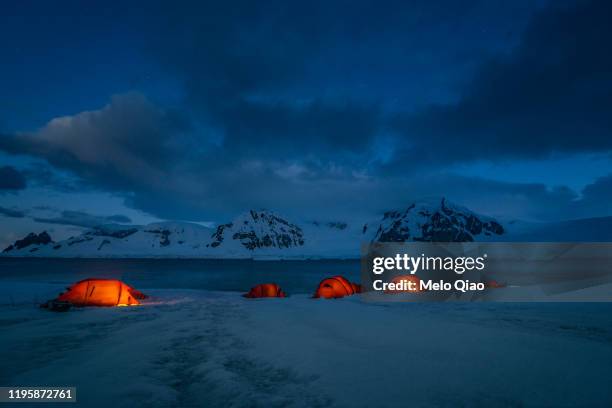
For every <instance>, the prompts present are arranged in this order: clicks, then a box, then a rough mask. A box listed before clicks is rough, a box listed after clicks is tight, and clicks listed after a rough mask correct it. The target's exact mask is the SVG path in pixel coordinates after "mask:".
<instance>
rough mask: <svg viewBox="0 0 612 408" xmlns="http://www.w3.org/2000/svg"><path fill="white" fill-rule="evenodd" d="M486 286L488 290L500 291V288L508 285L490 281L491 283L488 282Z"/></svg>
mask: <svg viewBox="0 0 612 408" xmlns="http://www.w3.org/2000/svg"><path fill="white" fill-rule="evenodd" d="M485 286H486V287H487V288H495V289H499V288H505V287H506V284H505V283H499V282H498V281H496V280H490V281H487V282H486V283H485Z"/></svg>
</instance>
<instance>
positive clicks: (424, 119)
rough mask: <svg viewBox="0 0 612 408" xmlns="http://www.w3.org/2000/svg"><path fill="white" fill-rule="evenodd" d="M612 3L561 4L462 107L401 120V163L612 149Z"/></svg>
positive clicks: (479, 75)
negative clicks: (611, 46)
mask: <svg viewBox="0 0 612 408" xmlns="http://www.w3.org/2000/svg"><path fill="white" fill-rule="evenodd" d="M611 17H612V5H611V3H610V2H607V1H598V0H595V1H580V2H578V3H577V4H575V5H573V6H571V7H564V6H562V5H558V4H555V3H553V4H552V5H551V6H550V7H548V8H546V9H544V10H542V11H541V12H539V13H537V14H536V15H535V16H534V17H533V19H532V20H531V22H530V24H529V25H528V27H527V29H526V31H525V32H524V34H523V36H522V40H521V42H520V44H519V46H518V47H517V48H516V50H515V51H514V52H513V53H512V54H511V55H509V56H508V57H497V58H492V59H490V60H489V61H488V62H486V63H484V64H483V65H482V66H481V67H480V69H478V70H477V72H476V74H475V75H474V77H473V80H472V81H471V82H470V83H469V84H468V85H467V86H466V88H465V89H464V91H463V96H462V98H461V100H460V101H459V102H458V103H457V104H452V105H445V106H431V107H430V108H428V109H426V110H424V111H422V112H420V113H417V114H400V115H396V117H395V118H394V120H393V127H394V129H395V130H396V131H397V132H398V133H399V134H401V135H402V136H401V137H402V139H403V143H404V147H403V149H402V150H401V151H400V152H398V153H397V154H396V160H395V161H394V162H393V165H398V166H401V167H404V168H405V167H406V166H412V167H415V166H416V167H421V166H426V165H427V164H431V165H434V166H439V165H444V164H448V163H453V162H469V161H473V160H489V161H495V160H500V159H508V158H526V157H529V158H533V157H546V156H548V155H549V154H551V153H552V152H563V153H578V152H601V151H604V152H605V151H610V150H612V115H610V106H611V105H612V53H610V52H609V47H608V44H607V43H606V41H605V40H604V39H605V38H611V37H612V25H611V24H610V18H611Z"/></svg>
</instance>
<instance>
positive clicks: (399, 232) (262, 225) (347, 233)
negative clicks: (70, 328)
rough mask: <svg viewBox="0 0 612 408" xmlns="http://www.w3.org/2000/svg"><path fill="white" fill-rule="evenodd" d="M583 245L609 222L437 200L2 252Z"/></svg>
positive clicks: (128, 231)
mask: <svg viewBox="0 0 612 408" xmlns="http://www.w3.org/2000/svg"><path fill="white" fill-rule="evenodd" d="M606 226H607V227H606ZM593 227H596V228H595V229H594V228H593ZM589 231H590V232H591V233H590V234H589ZM595 232H597V233H595ZM589 240H592V241H609V240H612V217H607V218H600V219H596V220H594V219H589V220H575V221H567V222H561V223H526V222H520V221H507V222H502V221H499V220H496V219H493V218H491V217H487V216H483V215H480V214H476V213H474V212H472V211H471V210H469V209H467V208H465V207H462V206H459V205H457V204H454V203H452V202H449V201H448V200H446V199H444V198H442V199H436V200H426V201H418V202H415V203H412V204H410V205H408V206H407V207H406V208H405V209H402V210H395V211H388V212H386V213H385V214H384V215H383V216H382V217H381V218H379V219H376V220H373V221H370V222H367V223H364V222H354V223H347V222H343V221H340V220H333V221H305V222H299V223H298V222H295V221H293V220H289V219H288V218H287V217H284V216H282V215H279V214H276V213H273V212H271V211H267V210H257V211H255V210H251V211H248V212H246V213H244V214H241V215H239V216H238V217H236V218H235V219H234V220H233V221H232V222H230V223H226V224H221V225H219V226H217V227H216V228H208V227H204V226H201V225H199V224H194V223H186V222H160V223H155V224H149V225H144V226H124V225H115V224H114V225H105V226H100V227H96V228H92V229H90V230H87V231H86V232H84V233H83V234H81V235H79V236H76V237H71V238H69V239H66V240H63V241H59V242H54V241H53V240H52V238H51V236H49V234H47V233H46V232H42V233H40V234H29V235H28V236H27V237H25V238H24V239H21V240H18V241H16V242H15V243H14V244H13V245H11V246H9V247H8V248H6V249H5V250H4V252H3V253H2V255H3V256H17V257H21V256H36V257H66V258H72V257H87V258H89V257H91V258H98V257H106V258H112V257H128V258H155V257H165V258H256V259H304V258H358V257H359V254H360V246H361V244H362V243H368V242H405V241H439V242H451V241H452V242H467V241H509V242H514V241H517V242H519V241H523V242H526V241H539V242H542V241H550V242H554V241H589Z"/></svg>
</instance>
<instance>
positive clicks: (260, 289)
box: [242, 283, 287, 298]
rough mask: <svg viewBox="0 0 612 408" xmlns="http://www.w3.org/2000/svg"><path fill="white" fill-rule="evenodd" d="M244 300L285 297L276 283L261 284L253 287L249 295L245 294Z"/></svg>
mask: <svg viewBox="0 0 612 408" xmlns="http://www.w3.org/2000/svg"><path fill="white" fill-rule="evenodd" d="M242 296H244V297H245V298H266V297H280V298H284V297H287V295H286V294H285V292H283V291H282V290H281V288H280V286H278V285H277V284H276V283H262V284H260V285H257V286H253V287H252V288H251V290H250V291H249V293H245V294H244V295H242Z"/></svg>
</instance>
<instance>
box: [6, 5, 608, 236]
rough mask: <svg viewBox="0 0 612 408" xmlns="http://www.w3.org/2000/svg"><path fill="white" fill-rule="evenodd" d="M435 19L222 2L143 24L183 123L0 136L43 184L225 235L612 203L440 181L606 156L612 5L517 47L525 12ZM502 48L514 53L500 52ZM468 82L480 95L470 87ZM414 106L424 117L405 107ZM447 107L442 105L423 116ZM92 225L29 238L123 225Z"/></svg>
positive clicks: (543, 23) (476, 12) (461, 11)
mask: <svg viewBox="0 0 612 408" xmlns="http://www.w3.org/2000/svg"><path fill="white" fill-rule="evenodd" d="M431 3H432V2H422V3H417V4H414V5H411V6H409V7H408V6H406V4H405V2H390V3H388V4H387V3H385V4H384V5H383V4H382V3H381V2H368V1H363V2H361V1H360V2H350V3H349V2H347V3H337V4H334V5H330V4H329V2H307V3H304V2H302V3H300V2H285V1H282V2H281V1H278V2H275V1H273V2H266V3H265V4H262V3H254V2H238V3H231V4H230V3H228V2H224V3H220V2H217V3H206V4H204V3H202V4H198V5H190V6H189V7H183V6H182V5H177V4H172V6H171V7H170V8H169V9H163V10H158V9H156V8H155V9H153V10H149V11H151V14H152V15H160V16H163V19H162V20H157V19H152V20H151V21H153V22H154V23H155V24H153V26H152V27H149V31H147V33H149V34H150V35H149V36H147V37H148V38H149V39H150V41H151V43H150V49H151V53H152V55H153V57H154V58H155V59H156V61H159V62H161V65H162V66H163V67H164V68H165V69H166V70H167V71H168V72H171V73H172V75H174V76H175V77H176V78H177V79H178V80H179V82H180V83H181V84H182V85H183V86H184V88H183V89H182V90H183V91H184V100H182V101H181V102H180V103H179V104H178V107H179V108H180V109H168V108H166V107H163V106H161V105H159V104H158V103H154V102H152V101H151V100H149V99H147V98H146V97H144V96H143V95H141V94H138V93H131V94H124V95H118V96H115V97H113V98H112V100H111V101H110V103H109V104H108V105H107V106H104V107H102V108H101V109H98V110H90V111H84V112H82V113H78V114H76V115H73V116H66V117H60V118H56V119H54V120H52V121H50V122H49V123H48V124H47V125H46V126H44V127H43V128H41V129H40V130H39V131H36V132H31V133H20V134H13V135H7V136H3V137H0V150H3V151H5V152H8V153H12V154H25V155H30V156H34V157H38V158H42V159H45V160H46V161H47V162H48V163H49V164H50V165H51V166H53V168H54V169H55V170H54V171H53V172H48V171H46V170H45V169H44V168H39V169H38V170H37V171H36V172H34V171H33V172H32V179H33V180H38V181H37V182H38V183H39V184H45V183H47V184H49V185H53V186H56V187H57V186H59V185H60V184H62V183H64V182H65V181H66V180H65V178H63V177H61V176H57V174H56V173H55V171H56V170H60V171H62V172H67V173H70V174H74V175H76V176H77V177H78V178H80V179H81V180H82V181H83V185H84V186H86V187H87V188H98V189H101V190H104V191H108V192H112V193H118V194H120V195H122V196H123V197H125V198H126V202H127V203H128V204H129V205H130V206H133V207H135V208H138V209H141V210H144V211H146V212H149V213H151V214H154V215H157V216H159V217H162V218H172V219H191V220H210V219H216V220H226V219H227V217H230V216H232V215H234V214H235V213H236V212H237V211H241V210H244V209H247V208H252V207H267V208H272V209H279V210H281V211H283V212H285V213H288V214H289V215H292V213H293V214H294V215H304V213H305V212H308V213H309V215H312V216H318V215H319V214H325V215H327V216H352V215H356V214H358V213H360V212H361V213H372V212H378V211H384V210H387V209H389V208H395V207H401V206H402V205H404V203H406V202H408V201H409V200H411V199H414V198H416V197H419V196H424V195H446V196H449V198H451V199H453V200H455V201H458V202H460V203H464V204H465V205H468V206H472V207H474V208H475V209H477V210H481V211H483V212H488V213H496V212H497V210H498V209H499V208H500V203H503V208H504V210H505V211H506V212H507V213H511V214H516V215H520V216H525V217H528V218H540V219H555V218H560V217H565V216H567V215H568V214H578V213H581V211H582V209H583V208H586V207H587V204H586V203H587V202H594V201H595V198H589V197H595V196H597V197H604V196H605V194H604V193H602V192H601V191H604V192H605V191H607V190H606V189H605V188H604V189H603V190H601V191H600V188H603V187H601V186H602V185H604V184H605V180H604V181H601V180H600V181H597V182H596V183H594V185H593V186H589V187H588V188H587V189H585V191H584V192H583V196H579V195H577V194H576V193H575V192H573V191H571V190H569V189H567V188H563V187H559V188H555V189H551V188H549V187H547V186H545V185H544V184H525V183H518V182H517V183H500V182H495V181H491V180H486V179H485V178H467V177H459V176H456V175H453V174H449V173H448V170H447V168H448V167H449V165H451V164H453V163H457V162H473V161H480V160H500V159H512V158H525V157H545V156H547V155H548V154H550V153H551V152H556V151H559V152H566V153H568V154H571V153H573V152H583V151H609V150H612V137H610V136H611V134H610V130H611V129H612V126H611V119H610V118H609V116H611V115H608V112H607V110H609V106H610V104H611V103H612V99H611V95H612V93H611V92H610V90H612V86H611V84H612V77H611V73H612V69H611V68H612V63H611V58H612V57H611V55H612V54H610V53H609V52H607V48H606V43H605V41H603V40H602V39H605V38H609V37H612V36H611V34H612V33H611V32H610V31H611V29H610V25H609V24H608V20H609V19H608V16H609V10H608V9H609V7H608V6H607V4H606V3H604V2H580V3H578V4H577V5H575V6H572V7H568V8H564V7H563V6H559V5H557V4H553V5H552V6H550V7H548V8H546V9H544V10H542V11H541V12H539V13H538V14H536V15H535V17H534V18H533V19H532V20H531V23H530V24H529V25H528V27H527V29H526V31H525V32H524V33H523V35H522V36H521V37H520V39H519V38H518V36H517V35H514V34H512V33H509V34H507V36H506V32H508V31H509V29H512V28H515V29H516V30H518V31H522V30H521V29H522V27H523V25H522V23H520V21H519V20H521V19H519V18H515V15H516V14H517V13H518V14H521V13H522V15H527V14H528V13H526V12H520V13H519V12H517V11H516V10H512V7H515V6H514V5H515V4H519V3H520V2H506V3H512V4H513V5H512V6H508V5H503V4H502V2H500V3H498V2H468V3H464V2H450V3H449V4H444V5H431ZM527 3H528V2H527ZM527 3H525V4H527ZM490 4H494V6H492V5H490ZM521 4H522V3H521ZM151 7H154V6H151ZM483 7H485V8H487V7H490V8H492V9H495V10H494V11H492V12H491V11H489V13H484V12H482V9H483ZM516 7H519V6H516ZM521 7H522V8H524V9H529V10H531V9H532V8H533V6H532V5H531V6H529V7H525V6H521ZM505 13H506V14H508V15H509V16H511V18H507V19H506V18H504V16H505V15H506V14H505ZM475 16H476V17H475ZM491 16H502V17H496V19H491V18H490V17H491ZM514 26H516V27H514ZM483 28H486V29H487V30H488V31H487V32H486V33H483V31H482V29H483ZM506 37H508V38H510V39H506ZM515 37H517V38H515ZM459 39H461V40H459ZM466 44H480V45H479V46H473V47H472V46H466ZM517 44H518V45H517ZM510 45H512V46H515V45H516V48H512V52H510V53H508V52H507V51H508V50H507V49H506V46H508V47H509V46H510ZM483 49H486V50H487V51H489V52H490V55H489V54H486V53H485V52H484V51H483ZM484 57H486V59H484V60H483V58H484ZM483 61H484V62H483ZM449 66H450V67H451V68H449ZM432 72H434V74H431V73H432ZM457 72H460V73H461V74H457ZM467 73H472V74H473V79H471V80H469V79H468V80H467V81H466V79H465V78H466V75H467ZM430 74H431V75H433V76H432V77H429V76H428V75H430ZM453 75H457V76H458V77H461V78H460V79H457V78H450V77H452V76H453ZM449 83H452V84H450V85H449ZM423 84H426V85H423ZM424 88H427V89H441V88H444V89H446V88H452V89H450V90H449V91H448V92H449V93H451V94H452V93H454V91H456V93H457V97H456V98H452V97H448V96H439V95H438V96H436V97H432V95H430V94H427V95H426V94H424V93H423V94H421V92H422V91H423V89H424ZM388 99H393V100H395V99H398V100H399V102H398V103H397V104H396V105H394V104H390V103H388V101H387V100H388ZM421 99H422V100H421ZM408 100H409V101H411V103H408V102H407V101H408ZM419 100H421V101H420V105H426V106H428V107H425V108H422V109H417V110H414V109H406V108H405V106H404V103H405V104H406V105H408V106H410V107H414V106H416V105H419V103H417V102H415V101H419ZM440 100H441V101H442V102H444V103H445V104H444V105H442V104H432V102H436V101H438V102H439V101H440ZM389 105H393V106H389ZM389 158H390V159H389ZM381 162H382V163H386V164H384V165H381ZM432 169H434V170H432ZM62 185H63V184H62ZM77 187H79V186H75V185H74V184H71V183H68V184H67V185H66V186H65V187H62V188H65V189H67V190H72V191H74V190H75V189H77ZM580 202H582V204H578V203H580ZM589 208H593V211H595V207H594V206H592V207H589ZM597 208H598V209H597V211H601V212H604V213H609V210H605V209H604V208H602V207H601V206H599V207H597ZM606 211H607V212H606ZM92 217H93V216H90V215H87V214H82V213H63V214H62V216H60V217H53V218H44V219H43V218H39V219H37V221H40V222H51V223H61V224H69V225H79V226H92V225H94V224H99V223H105V222H129V220H127V221H126V220H125V219H123V220H120V219H114V220H113V219H110V218H108V217H101V218H100V217H93V218H92Z"/></svg>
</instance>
